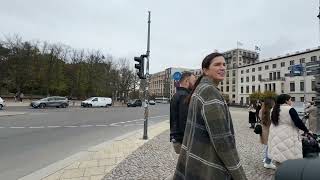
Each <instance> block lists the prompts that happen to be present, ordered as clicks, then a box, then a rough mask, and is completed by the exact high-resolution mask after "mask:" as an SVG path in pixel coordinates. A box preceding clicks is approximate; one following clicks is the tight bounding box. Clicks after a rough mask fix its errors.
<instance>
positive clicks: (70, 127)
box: [63, 126, 79, 128]
mask: <svg viewBox="0 0 320 180" xmlns="http://www.w3.org/2000/svg"><path fill="white" fill-rule="evenodd" d="M63 127H65V128H73V127H79V126H63Z"/></svg>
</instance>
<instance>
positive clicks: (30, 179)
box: [19, 120, 168, 180]
mask: <svg viewBox="0 0 320 180" xmlns="http://www.w3.org/2000/svg"><path fill="white" fill-rule="evenodd" d="M165 121H168V120H164V121H161V122H159V123H157V124H154V125H152V126H150V127H149V128H148V129H151V128H155V127H157V126H158V125H159V124H161V123H163V122H165ZM142 130H143V128H141V129H138V130H135V131H132V132H129V133H127V134H124V135H122V136H119V137H116V138H114V139H111V140H109V141H106V142H103V143H101V144H98V145H96V146H92V147H89V148H88V149H87V150H85V151H80V152H78V153H76V154H74V155H71V156H69V157H67V158H65V159H63V160H59V161H57V162H55V163H53V164H50V165H48V166H47V167H45V168H42V169H40V170H36V171H35V172H33V173H31V174H28V175H26V176H23V177H21V178H19V180H35V179H43V178H46V177H48V176H50V175H52V174H54V173H56V172H57V171H59V170H62V169H64V168H66V167H67V166H69V165H70V164H72V163H73V162H75V161H79V160H81V159H83V158H84V157H86V156H88V155H89V154H90V153H92V152H98V151H99V150H101V149H102V148H104V147H107V146H109V145H112V143H114V142H116V141H120V140H122V139H126V138H128V137H130V136H132V135H133V134H136V133H139V132H142ZM141 139H142V138H141ZM149 140H151V139H147V140H146V142H147V141H149ZM141 146H143V145H141Z"/></svg>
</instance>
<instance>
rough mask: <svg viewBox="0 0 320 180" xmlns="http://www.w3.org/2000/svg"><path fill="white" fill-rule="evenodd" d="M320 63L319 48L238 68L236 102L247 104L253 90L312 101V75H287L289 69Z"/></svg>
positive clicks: (313, 88) (313, 78) (313, 84)
mask: <svg viewBox="0 0 320 180" xmlns="http://www.w3.org/2000/svg"><path fill="white" fill-rule="evenodd" d="M319 60H320V47H318V48H314V49H306V50H304V51H297V52H295V53H290V54H286V55H285V56H278V57H276V58H269V59H267V60H263V61H261V62H257V63H254V64H249V65H242V66H240V67H239V68H238V74H237V77H238V89H237V91H238V93H237V95H236V96H235V98H236V103H239V104H243V103H245V104H248V103H249V95H250V94H251V93H254V92H256V91H260V92H264V91H274V92H276V93H277V94H282V93H286V94H290V95H291V96H292V99H293V100H294V101H301V102H303V101H304V88H306V101H311V100H314V99H315V98H316V91H315V85H316V84H315V77H314V75H306V77H305V78H304V77H303V76H292V77H291V76H290V70H291V68H290V67H291V66H293V65H297V64H305V63H307V64H308V62H316V61H319Z"/></svg>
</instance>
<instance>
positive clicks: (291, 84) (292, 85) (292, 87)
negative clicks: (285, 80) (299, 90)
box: [290, 82, 296, 92]
mask: <svg viewBox="0 0 320 180" xmlns="http://www.w3.org/2000/svg"><path fill="white" fill-rule="evenodd" d="M295 90H296V89H295V84H294V82H290V91H291V92H294V91H295Z"/></svg>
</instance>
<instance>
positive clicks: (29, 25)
mask: <svg viewBox="0 0 320 180" xmlns="http://www.w3.org/2000/svg"><path fill="white" fill-rule="evenodd" d="M318 7H319V1H318V0H157V1H156V0H0V22H1V30H0V33H1V34H0V37H1V38H3V36H4V35H8V34H19V35H20V36H21V37H22V38H23V39H24V40H41V41H45V40H46V41H49V42H50V43H57V42H60V43H63V44H66V45H69V46H71V47H74V48H79V49H80V48H85V49H87V48H88V49H99V50H101V51H103V52H104V53H106V54H111V55H113V56H115V57H117V58H119V57H125V58H128V59H129V60H130V62H131V63H132V66H133V64H134V61H133V56H138V55H140V54H142V53H145V52H146V42H147V15H148V14H147V11H148V10H150V11H151V12H152V14H151V57H150V58H151V59H150V60H151V61H150V72H151V73H154V72H158V71H161V70H164V69H165V68H167V67H187V68H200V64H201V61H202V59H203V57H204V56H205V55H206V54H208V53H210V52H212V51H214V50H215V49H217V50H219V51H221V52H223V51H226V50H229V49H232V48H235V47H236V45H237V43H236V42H237V41H240V42H241V43H243V46H242V48H248V49H251V50H253V49H254V46H255V45H258V46H259V47H260V48H261V52H260V53H261V56H262V57H273V56H277V55H282V54H285V53H287V52H295V51H297V50H304V49H306V48H312V47H316V46H318V45H319V20H318V19H317V18H316V16H317V15H318Z"/></svg>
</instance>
